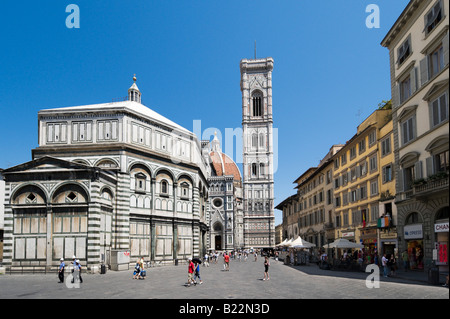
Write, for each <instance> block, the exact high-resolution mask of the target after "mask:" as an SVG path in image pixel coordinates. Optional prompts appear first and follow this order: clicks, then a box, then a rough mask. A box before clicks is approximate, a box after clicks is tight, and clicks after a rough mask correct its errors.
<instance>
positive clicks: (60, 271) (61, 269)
mask: <svg viewBox="0 0 450 319" xmlns="http://www.w3.org/2000/svg"><path fill="white" fill-rule="evenodd" d="M65 268H66V264H65V263H64V258H61V259H60V260H59V269H58V278H59V283H63V282H64V269H65Z"/></svg>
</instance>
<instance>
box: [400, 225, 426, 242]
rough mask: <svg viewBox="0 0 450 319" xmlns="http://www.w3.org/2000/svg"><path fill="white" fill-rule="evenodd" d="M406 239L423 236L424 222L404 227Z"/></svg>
mask: <svg viewBox="0 0 450 319" xmlns="http://www.w3.org/2000/svg"><path fill="white" fill-rule="evenodd" d="M403 234H404V236H405V239H417V238H423V230H422V224H415V225H407V226H405V227H403Z"/></svg>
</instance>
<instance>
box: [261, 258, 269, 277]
mask: <svg viewBox="0 0 450 319" xmlns="http://www.w3.org/2000/svg"><path fill="white" fill-rule="evenodd" d="M269 266H270V262H269V258H268V257H267V256H266V257H264V279H263V280H270V278H269Z"/></svg>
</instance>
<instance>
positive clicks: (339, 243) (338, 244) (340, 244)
mask: <svg viewBox="0 0 450 319" xmlns="http://www.w3.org/2000/svg"><path fill="white" fill-rule="evenodd" d="M323 247H324V248H364V245H361V244H357V243H353V242H351V241H348V240H347V239H344V238H338V239H336V240H335V241H334V242H332V243H331V244H326V245H324V246H323Z"/></svg>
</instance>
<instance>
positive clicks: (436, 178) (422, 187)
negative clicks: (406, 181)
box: [397, 173, 449, 201]
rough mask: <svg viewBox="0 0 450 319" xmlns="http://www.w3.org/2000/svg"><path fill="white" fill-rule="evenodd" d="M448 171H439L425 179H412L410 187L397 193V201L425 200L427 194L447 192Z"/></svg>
mask: <svg viewBox="0 0 450 319" xmlns="http://www.w3.org/2000/svg"><path fill="white" fill-rule="evenodd" d="M448 180H449V178H448V173H439V174H436V175H433V176H430V177H429V178H427V179H420V180H416V181H414V183H413V184H412V187H411V188H410V189H408V190H405V191H404V192H403V193H400V194H399V195H398V197H397V198H398V201H404V200H408V199H416V200H420V201H423V200H426V199H427V198H428V197H429V196H431V195H435V194H439V193H447V192H448Z"/></svg>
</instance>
